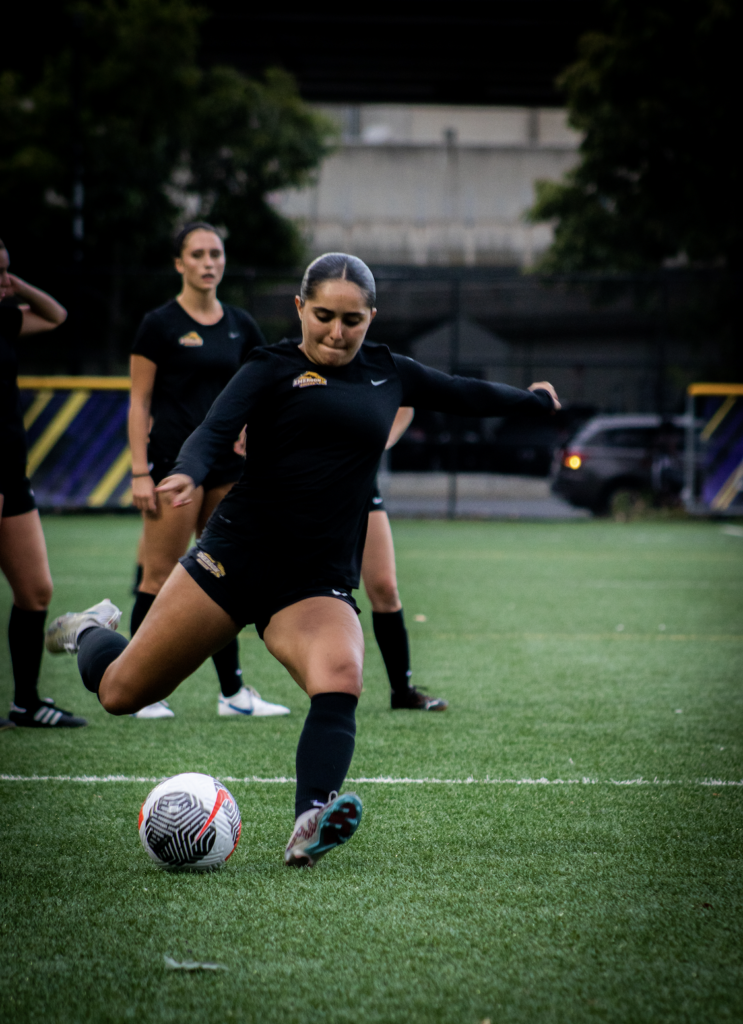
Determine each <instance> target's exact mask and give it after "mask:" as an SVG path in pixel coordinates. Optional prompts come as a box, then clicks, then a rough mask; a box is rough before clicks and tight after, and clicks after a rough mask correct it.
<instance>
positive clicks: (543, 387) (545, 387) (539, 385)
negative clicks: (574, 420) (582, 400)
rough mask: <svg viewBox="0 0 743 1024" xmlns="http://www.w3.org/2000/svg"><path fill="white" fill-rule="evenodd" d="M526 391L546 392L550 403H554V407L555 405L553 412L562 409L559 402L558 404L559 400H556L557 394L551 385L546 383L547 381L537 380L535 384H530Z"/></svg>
mask: <svg viewBox="0 0 743 1024" xmlns="http://www.w3.org/2000/svg"><path fill="white" fill-rule="evenodd" d="M526 390H527V391H537V390H539V391H547V392H548V393H549V394H550V395H551V397H552V401H553V402H554V405H555V408H554V409H553V412H557V410H558V409H562V406H561V405H560V402H559V400H558V398H557V392H556V391H555V389H554V388H553V387H552V385H551V384H550V383H548V381H546V380H539V381H537V382H536V384H530V385H529V387H528V388H527V389H526Z"/></svg>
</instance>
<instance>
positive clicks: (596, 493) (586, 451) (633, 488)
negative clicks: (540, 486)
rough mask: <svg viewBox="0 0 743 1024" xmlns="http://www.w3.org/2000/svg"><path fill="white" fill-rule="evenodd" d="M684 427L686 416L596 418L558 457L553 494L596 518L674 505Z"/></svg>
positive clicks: (678, 489) (680, 481)
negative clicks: (596, 516)
mask: <svg viewBox="0 0 743 1024" xmlns="http://www.w3.org/2000/svg"><path fill="white" fill-rule="evenodd" d="M685 427H686V417H684V416H671V417H668V418H666V419H663V418H662V417H660V416H655V415H651V414H646V415H640V414H637V415H622V416H595V417H594V418H593V419H591V420H589V421H588V423H586V424H585V425H584V426H583V427H581V429H580V430H579V431H578V433H577V434H576V435H575V436H574V437H573V438H571V440H570V441H569V442H568V443H567V445H566V446H565V447H564V448H562V449H560V450H558V451H557V452H556V454H555V459H554V462H553V465H552V477H553V480H552V490H553V491H554V492H555V494H559V495H560V496H561V497H563V498H566V499H567V500H568V501H569V502H570V503H571V505H578V506H580V507H582V508H589V509H591V511H593V512H595V513H596V514H598V515H602V514H606V513H611V514H613V515H615V516H618V517H622V516H623V515H628V514H631V513H632V512H633V511H634V510H637V509H639V508H641V507H642V506H647V505H650V504H656V505H657V504H670V505H675V504H678V503H679V501H680V498H679V495H680V493H681V489H682V487H683V477H684V464H683V462H684V440H685Z"/></svg>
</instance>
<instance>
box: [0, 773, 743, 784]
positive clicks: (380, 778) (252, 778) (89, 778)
mask: <svg viewBox="0 0 743 1024" xmlns="http://www.w3.org/2000/svg"><path fill="white" fill-rule="evenodd" d="M166 778H170V776H167V775H0V782H162V781H163V779H166ZM219 778H220V780H221V781H222V782H240V783H244V784H247V785H250V784H251V783H253V784H256V785H284V784H293V783H295V782H296V781H297V780H296V779H295V778H292V777H291V776H289V775H276V776H273V777H264V776H260V775H245V776H238V775H220V776H219ZM346 782H349V783H371V784H372V785H380V786H743V779H740V780H728V779H691V780H688V779H687V780H682V779H659V778H657V777H656V778H654V779H644V778H642V777H641V776H640V777H639V778H636V779H594V778H589V777H587V776H583V778H580V779H547V778H544V777H542V778H541V779H491V778H489V777H486V778H484V779H475V778H473V776H471V775H470V776H468V777H467V778H466V779H436V778H423V779H413V778H393V777H392V776H387V775H376V776H368V777H367V776H360V777H358V778H354V779H351V778H349V779H346Z"/></svg>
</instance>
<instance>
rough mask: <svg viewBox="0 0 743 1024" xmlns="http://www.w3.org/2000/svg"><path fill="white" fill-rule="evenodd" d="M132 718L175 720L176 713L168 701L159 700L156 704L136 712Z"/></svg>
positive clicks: (148, 705)
mask: <svg viewBox="0 0 743 1024" xmlns="http://www.w3.org/2000/svg"><path fill="white" fill-rule="evenodd" d="M129 717H130V718H175V711H173V709H172V708H171V706H170V704H168V702H167V701H166V700H157V701H155V703H154V704H147V705H146V706H145V707H143V708H140V709H139V711H135V712H134V714H133V715H130V716H129Z"/></svg>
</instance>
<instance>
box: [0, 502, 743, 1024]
mask: <svg viewBox="0 0 743 1024" xmlns="http://www.w3.org/2000/svg"><path fill="white" fill-rule="evenodd" d="M44 526H45V530H46V534H47V539H48V543H49V550H50V559H51V564H52V571H53V574H54V578H55V585H56V592H55V597H54V602H53V606H52V612H53V614H59V613H60V612H62V611H66V610H68V609H79V608H81V607H85V606H86V605H89V604H91V603H93V602H94V601H98V600H100V599H101V598H102V597H110V598H111V599H112V600H114V601H115V602H117V603H119V604H120V605H121V606H122V607H123V608H124V609H125V615H126V616H128V613H129V609H130V607H131V598H130V596H129V594H128V589H129V585H130V580H131V575H132V569H133V559H134V551H135V547H136V540H137V534H138V523H137V521H136V520H135V519H133V518H132V519H129V518H100V519H99V518H53V517H49V518H46V519H45V521H44ZM393 529H394V534H395V541H396V547H397V552H398V570H399V576H400V586H401V591H402V595H403V600H404V602H405V610H406V616H407V621H408V624H409V627H410V632H411V638H412V649H413V658H414V669H415V676H414V679H415V681H416V682H417V683H418V684H419V685H420V686H421V687H422V688H424V689H426V690H427V691H428V692H430V693H432V694H434V695H436V696H445V697H447V698H448V699H449V700H450V702H451V706H450V710H449V711H448V712H447V713H445V714H441V715H424V714H416V713H411V712H396V713H394V714H393V713H391V712H390V711H389V710H388V709H387V695H386V685H385V679H384V672H383V668H382V664H381V659H380V657H379V654H378V651H377V650H376V647H375V645H374V641H373V638H372V637H371V635H370V634H371V630H370V625H371V623H370V615H369V613H368V605H367V604H366V602H365V601H364V600H362V601H361V604H362V606H363V608H364V614H363V616H362V623H363V625H364V628H365V630H366V631H367V633H368V634H369V636H368V655H367V669H366V673H365V692H364V695H363V697H362V701H361V704H360V707H359V712H358V737H357V746H356V756H355V759H354V763H353V765H352V768H351V775H352V776H353V777H354V778H367V779H375V778H381V777H387V778H392V779H398V780H400V779H406V778H407V779H410V780H416V779H427V780H429V781H427V782H412V781H411V782H408V783H401V782H397V783H392V784H390V783H382V782H379V781H377V782H358V783H354V784H353V788H354V789H355V790H356V791H357V792H358V793H359V794H360V795H361V797H362V800H363V801H364V820H363V822H362V825H361V827H360V829H359V831H358V833H357V835H356V836H355V837H354V839H353V841H352V842H351V843H350V844H349V845H348V846H347V847H344V848H343V849H341V850H339V851H337V852H334V853H332V854H331V855H330V856H328V857H327V858H326V859H325V860H323V861H322V862H321V864H320V865H319V866H318V867H317V868H316V869H315V870H313V871H302V872H290V871H287V870H286V869H285V868H284V867H283V864H282V860H281V854H282V851H283V846H284V844H285V842H286V840H287V838H288V835H289V831H290V828H291V819H292V802H293V787H292V786H291V784H286V783H284V784H282V783H280V782H273V783H271V782H258V783H245V782H230V783H229V788H230V789H231V790H232V792H233V793H234V795H235V797H236V798H237V800H238V802H239V805H240V809H241V812H242V816H243V833H242V840H241V843H240V846H239V847H238V849H237V851H236V853H235V855H234V856H233V858H232V859H231V860H230V862H229V864H228V865H227V866H226V868H225V869H224V870H222V871H221V872H217V873H214V874H211V875H206V876H188V875H171V874H165V873H163V872H161V871H158V870H157V869H156V868H155V867H154V866H153V865H152V864H151V862H150V861H149V860H148V859H147V857H146V855H145V854H144V852H143V850H142V849H141V846H140V844H139V838H138V835H137V827H136V826H137V813H138V809H139V806H140V804H141V802H142V800H143V799H144V797H145V796H146V794H147V792H148V791H149V789H150V788H151V785H152V783H149V782H131V781H130V782H104V781H100V782H74V781H46V782H38V781H37V782H32V781H0V800H2V818H1V820H2V849H1V856H0V876H1V879H2V895H1V897H0V898H1V899H2V905H1V906H2V909H1V910H0V916H1V918H2V951H1V952H0V1000H1V1002H0V1005H2V1006H3V1008H4V1010H5V1013H6V1016H7V1019H8V1020H9V1021H11V1020H12V1021H14V1022H19V1024H20V1022H25V1021H34V1022H36V1021H39V1022H41V1021H43V1022H45V1024H47V1022H60V1024H61V1022H64V1024H68V1022H77V1021H80V1022H96V1024H97V1022H109V1021H110V1022H118V1021H126V1020H136V1021H141V1022H146V1024H149V1022H153V1024H155V1022H157V1024H160V1022H170V1021H173V1022H179V1024H180V1022H186V1024H190V1022H202V1021H204V1022H212V1021H214V1022H217V1021H246V1022H248V1021H250V1022H252V1021H255V1022H261V1024H262V1022H267V1024H273V1022H277V1024H278V1022H282V1024H291V1022H305V1021H308V1022H322V1024H336V1022H338V1024H340V1022H343V1024H346V1022H348V1024H351V1022H353V1024H356V1022H361V1021H363V1022H364V1024H367V1022H379V1024H387V1022H390V1024H397V1022H400V1024H403V1022H405V1024H407V1022H411V1024H428V1022H439V1021H440V1022H446V1024H449V1022H451V1024H460V1022H461V1024H478V1022H481V1021H484V1020H491V1021H492V1022H493V1024H495V1022H496V1021H497V1022H511V1021H513V1022H518V1024H532V1022H540V1024H542V1022H561V1024H562V1022H564V1024H581V1022H583V1021H607V1022H612V1024H614V1022H627V1024H635V1022H648V1024H650V1022H657V1021H668V1022H674V1024H676V1022H686V1021H688V1022H690V1024H691V1022H693V1024H698V1022H707V1021H709V1022H710V1024H712V1022H719V1021H728V1020H729V1021H739V1020H740V1019H741V1018H743V984H742V982H743V971H742V970H741V967H742V963H743V954H742V952H741V951H742V950H743V942H742V941H741V939H742V937H743V936H742V934H741V933H742V932H743V926H742V925H741V921H742V920H743V916H742V913H741V912H742V911H743V898H742V897H743V881H742V873H741V838H742V837H743V831H742V829H741V824H742V823H741V809H742V807H743V786H741V785H737V786H736V785H726V784H724V783H732V782H738V783H740V782H741V781H742V780H743V744H742V743H741V735H742V730H741V725H742V724H743V723H742V717H743V716H742V715H741V705H742V704H743V699H742V697H741V679H743V537H741V536H736V535H735V531H732V532H725V528H724V527H722V526H721V525H720V524H713V523H687V522H677V523H645V524H643V523H634V524H618V523H610V522H599V521H596V522H570V523H545V524H530V523H452V524H450V523H441V522H423V523H417V522H397V523H394V524H393ZM0 586H2V589H0V622H2V621H5V620H6V618H7V612H8V609H9V604H10V597H9V593H8V591H7V587H5V586H4V584H3V585H0ZM416 615H418V616H425V617H426V619H425V621H415V618H414V617H415V616H416ZM241 650H242V656H243V668H244V672H245V676H246V680H247V681H250V682H252V683H254V684H255V685H256V686H257V687H258V689H259V690H260V691H261V693H262V694H263V696H264V697H266V698H268V699H272V700H277V701H280V702H281V703H284V704H287V705H288V706H290V707H291V709H292V714H291V715H290V716H289V717H287V718H281V719H262V720H255V721H251V720H247V721H245V720H234V719H219V718H217V715H216V699H217V686H216V675H215V673H214V670H213V668H212V667H211V665H206V666H204V667H203V668H202V669H200V670H199V672H198V673H196V675H195V676H194V677H192V678H191V679H190V680H188V681H187V682H186V683H185V684H183V686H181V688H180V689H179V690H178V691H176V693H175V694H174V695H173V697H172V699H171V704H172V706H173V708H174V710H175V712H176V718H175V719H173V720H166V721H135V720H132V719H130V718H123V719H114V718H111V717H109V716H107V715H106V714H105V713H104V712H103V711H102V709H101V708H100V706H98V704H97V702H96V700H95V698H94V697H93V696H92V695H91V694H89V693H87V692H86V691H85V690H84V689H83V688H82V685H81V684H80V682H79V679H78V678H77V674H76V671H75V662H74V659H72V658H69V657H67V656H64V657H59V658H50V657H47V658H46V659H45V661H44V666H43V672H42V679H43V686H42V693H45V694H50V695H52V696H54V697H55V698H56V699H57V700H58V701H59V703H60V704H61V705H62V706H64V707H70V708H72V709H74V710H75V711H76V712H77V713H78V714H84V715H86V716H87V717H88V719H89V721H90V726H89V728H87V729H85V730H75V731H69V732H66V731H65V732H41V731H38V732H36V731H30V730H21V729H16V730H13V731H9V732H3V733H0V772H2V773H4V774H6V775H15V776H21V777H24V778H28V777H29V776H33V775H52V776H59V775H70V776H83V775H89V776H98V777H105V776H108V775H117V774H121V775H125V776H130V777H131V776H147V777H150V776H152V777H159V776H164V775H171V774H175V773H177V772H180V771H186V770H189V771H204V772H209V773H210V774H214V775H217V776H231V777H237V778H243V777H252V776H258V777H261V778H277V777H281V776H291V775H293V762H294V751H295V747H296V741H297V738H298V735H299V732H300V729H301V726H302V721H303V717H304V712H305V709H306V698H305V697H304V696H303V694H302V693H301V692H300V691H299V689H298V688H297V687H296V686H295V684H294V683H292V682H291V680H290V679H289V677H288V676H287V675H286V673H285V672H284V671H283V669H281V668H280V666H278V665H277V664H276V663H275V662H273V661H272V659H271V658H270V657H269V656H268V654H267V653H266V651H265V649H264V648H263V645H262V644H261V642H260V641H259V640H258V639H257V637H256V635H255V633H254V631H252V628H250V629H248V630H246V631H245V632H244V633H243V634H242V636H241ZM0 670H1V673H2V688H1V689H0V701H2V702H3V703H5V702H7V700H8V699H9V697H10V682H9V676H10V668H9V662H8V657H7V652H6V651H5V650H3V651H2V652H1V653H0ZM434 779H438V780H455V781H450V782H446V781H444V782H434V781H430V780H434ZM468 779H472V780H474V781H471V782H469V783H468V782H467V781H466V780H468ZM504 780H512V781H504ZM540 780H541V781H540ZM559 780H562V782H560V781H559ZM640 780H642V781H640ZM705 782H706V783H707V784H703V783H705ZM349 788H350V787H349ZM165 956H169V957H172V958H174V959H175V960H176V961H179V962H182V961H184V960H196V961H207V962H214V963H219V964H221V965H223V966H224V967H225V968H227V970H219V971H195V972H189V973H187V972H182V971H177V970H171V969H169V968H168V967H167V966H166V963H165V960H164V957H165Z"/></svg>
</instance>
